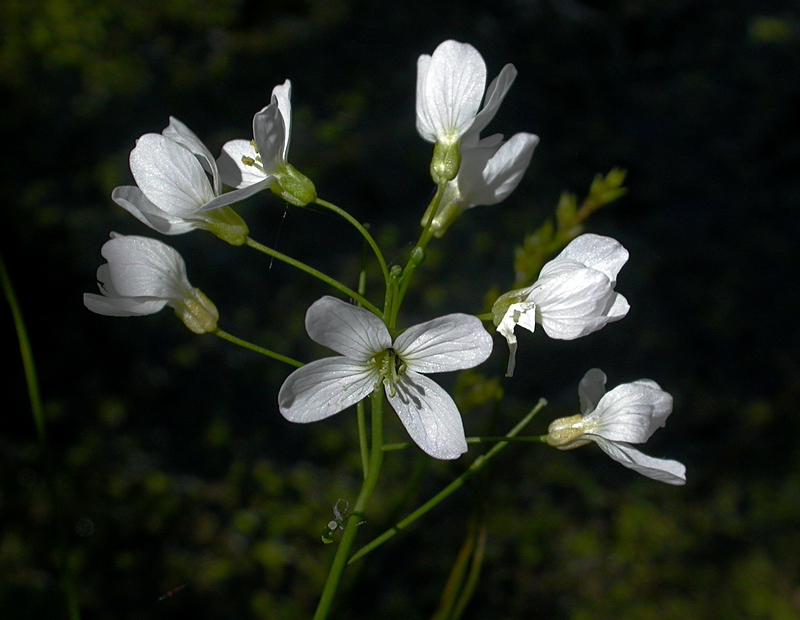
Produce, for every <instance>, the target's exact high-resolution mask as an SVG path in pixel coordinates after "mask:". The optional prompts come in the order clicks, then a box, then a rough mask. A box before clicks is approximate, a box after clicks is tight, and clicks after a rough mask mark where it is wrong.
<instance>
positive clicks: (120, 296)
mask: <svg viewBox="0 0 800 620" xmlns="http://www.w3.org/2000/svg"><path fill="white" fill-rule="evenodd" d="M101 253H102V255H103V258H105V259H106V260H107V261H108V263H106V264H104V265H101V266H100V268H99V269H98V270H97V280H98V286H99V287H100V292H101V293H102V294H101V295H96V294H93V293H85V294H84V295H83V303H84V305H85V306H86V307H87V308H88V309H89V310H91V311H92V312H96V313H98V314H104V315H107V316H144V315H147V314H155V313H156V312H158V311H159V310H161V309H162V308H163V307H164V306H170V307H172V308H173V309H174V310H175V314H177V315H178V316H179V317H180V318H181V320H182V321H183V322H184V323H185V324H186V326H187V327H188V328H189V329H190V330H192V331H193V332H194V333H196V334H204V333H206V332H211V331H214V330H215V329H216V328H217V320H218V319H219V312H218V311H217V308H216V306H214V304H213V303H212V302H211V300H210V299H208V297H206V296H205V295H204V294H203V292H202V291H200V289H197V288H195V287H193V286H192V285H191V284H189V280H188V278H187V276H186V264H185V263H184V262H183V258H181V255H180V254H178V252H177V251H176V250H175V249H173V248H171V247H170V246H168V245H166V244H165V243H162V242H161V241H157V240H155V239H149V238H147V237H138V236H135V235H129V236H126V235H119V234H117V233H111V240H110V241H107V242H106V243H105V244H104V245H103V248H102V250H101Z"/></svg>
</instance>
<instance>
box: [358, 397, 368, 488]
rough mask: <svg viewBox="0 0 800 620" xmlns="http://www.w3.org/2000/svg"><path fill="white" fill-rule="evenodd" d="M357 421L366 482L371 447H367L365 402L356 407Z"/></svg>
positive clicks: (360, 402) (362, 468)
mask: <svg viewBox="0 0 800 620" xmlns="http://www.w3.org/2000/svg"><path fill="white" fill-rule="evenodd" d="M356 419H357V420H358V445H359V450H360V452H361V470H362V472H363V474H364V479H365V480H366V478H367V474H369V446H368V445H367V420H366V413H365V412H364V401H363V400H361V401H359V402H358V404H357V405H356Z"/></svg>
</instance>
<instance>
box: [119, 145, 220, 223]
mask: <svg viewBox="0 0 800 620" xmlns="http://www.w3.org/2000/svg"><path fill="white" fill-rule="evenodd" d="M130 165H131V172H132V173H133V178H134V179H136V184H137V185H138V186H139V188H140V189H141V190H142V192H144V195H145V196H147V198H148V200H150V201H151V202H152V203H153V204H155V205H157V206H158V207H159V208H161V209H162V210H164V211H166V212H167V213H170V214H172V215H175V216H178V217H191V216H192V215H193V214H194V213H195V212H196V211H197V209H198V208H199V207H201V206H203V205H205V204H206V203H208V202H210V201H211V200H213V199H214V197H215V194H214V191H213V190H212V188H211V184H210V183H209V181H208V177H207V176H206V173H205V171H204V170H203V166H202V165H201V164H200V162H199V161H198V160H197V158H196V157H195V156H194V155H193V154H192V153H191V152H189V151H188V150H187V149H185V148H184V147H182V146H181V145H179V144H178V143H177V142H174V141H173V140H170V139H169V138H166V137H164V136H162V135H160V134H154V133H149V134H145V135H143V136H142V137H141V138H139V140H138V141H137V142H136V146H135V147H134V149H133V150H132V151H131V156H130Z"/></svg>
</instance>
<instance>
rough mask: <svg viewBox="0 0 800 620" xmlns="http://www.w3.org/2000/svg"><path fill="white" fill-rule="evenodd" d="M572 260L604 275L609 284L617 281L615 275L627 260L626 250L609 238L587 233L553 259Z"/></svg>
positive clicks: (574, 240)
mask: <svg viewBox="0 0 800 620" xmlns="http://www.w3.org/2000/svg"><path fill="white" fill-rule="evenodd" d="M558 259H569V260H574V261H577V262H579V263H581V264H582V265H585V266H586V267H591V268H592V269H597V270H598V271H601V272H602V273H604V274H605V275H606V276H607V277H608V279H609V280H611V283H612V284H613V283H615V282H616V281H617V274H618V273H619V271H620V269H622V266H623V265H624V264H625V262H626V261H627V260H628V250H626V249H625V248H624V247H622V244H621V243H620V242H619V241H617V240H616V239H612V238H611V237H603V236H602V235H594V234H591V233H587V234H585V235H581V236H579V237H576V238H575V239H573V240H572V241H571V242H570V243H569V245H567V247H565V248H564V249H563V250H562V251H561V253H560V254H559V255H558V256H557V257H556V258H555V259H553V260H554V261H557V260H558Z"/></svg>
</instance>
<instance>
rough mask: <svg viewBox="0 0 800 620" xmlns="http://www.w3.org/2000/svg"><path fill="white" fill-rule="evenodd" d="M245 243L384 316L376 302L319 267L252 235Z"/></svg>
mask: <svg viewBox="0 0 800 620" xmlns="http://www.w3.org/2000/svg"><path fill="white" fill-rule="evenodd" d="M245 243H246V244H247V245H248V246H249V247H251V248H253V249H254V250H258V251H259V252H263V253H264V254H266V255H267V256H271V257H273V258H277V259H278V260H279V261H282V262H284V263H286V264H287V265H291V266H292V267H295V268H297V269H299V270H300V271H304V272H305V273H307V274H309V275H311V276H314V277H315V278H317V279H319V280H322V281H323V282H325V283H326V284H329V285H330V286H332V287H333V288H335V289H336V290H338V291H340V292H342V293H344V294H345V295H347V296H348V297H350V298H351V299H355V300H356V301H357V302H358V303H360V304H361V305H362V306H363V307H364V308H366V309H367V310H369V311H370V312H372V313H373V314H377V315H378V316H382V313H381V311H380V310H378V308H377V307H376V306H375V305H374V304H372V303H371V302H370V301H369V300H367V299H365V298H364V297H363V296H362V295H359V294H358V293H357V292H355V291H354V290H353V289H351V288H350V287H348V286H345V285H344V284H342V283H341V282H339V280H336V279H335V278H332V277H330V276H329V275H327V274H324V273H322V272H321V271H319V270H317V269H314V268H313V267H311V266H310V265H306V264H305V263H303V262H300V261H299V260H297V259H294V258H292V257H291V256H287V255H286V254H284V253H282V252H278V250H273V249H272V248H270V247H267V246H266V245H263V244H261V243H259V242H258V241H255V240H254V239H252V238H251V237H248V238H247V241H245Z"/></svg>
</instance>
